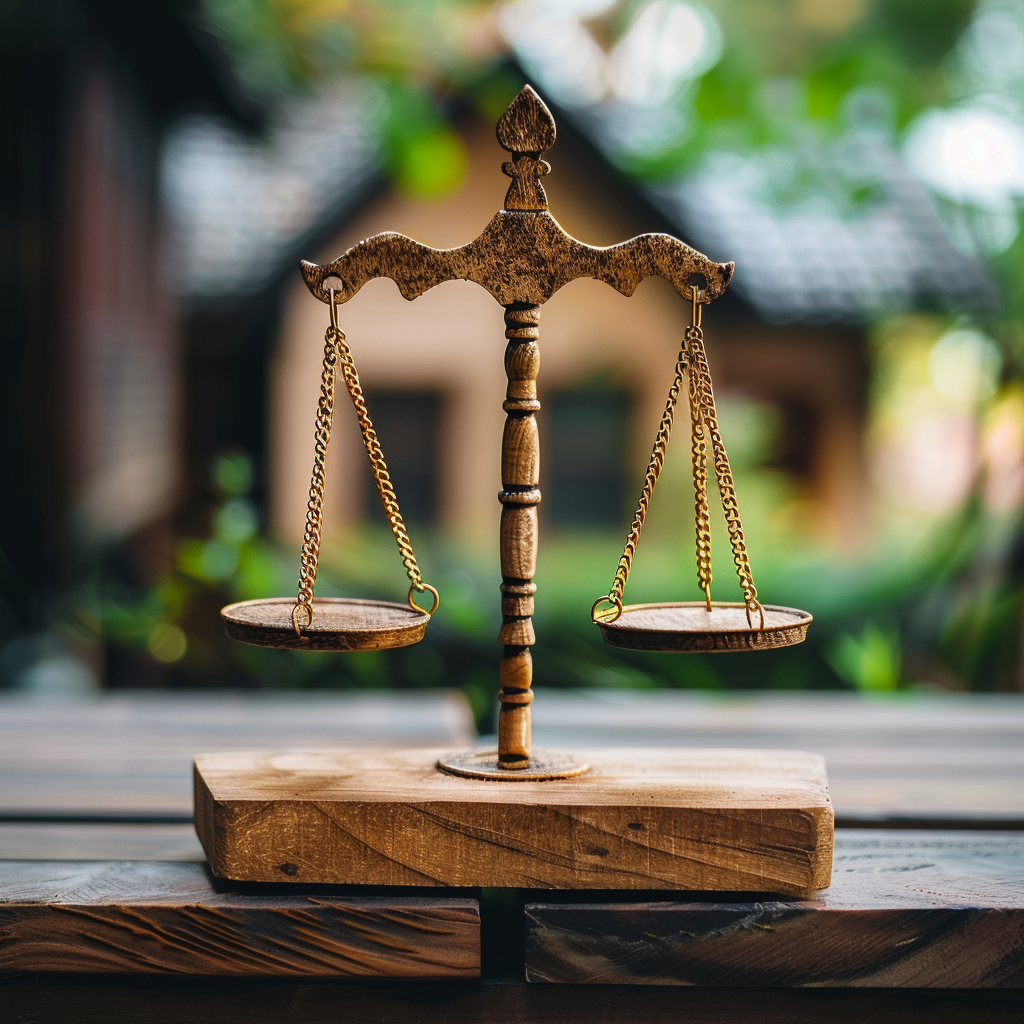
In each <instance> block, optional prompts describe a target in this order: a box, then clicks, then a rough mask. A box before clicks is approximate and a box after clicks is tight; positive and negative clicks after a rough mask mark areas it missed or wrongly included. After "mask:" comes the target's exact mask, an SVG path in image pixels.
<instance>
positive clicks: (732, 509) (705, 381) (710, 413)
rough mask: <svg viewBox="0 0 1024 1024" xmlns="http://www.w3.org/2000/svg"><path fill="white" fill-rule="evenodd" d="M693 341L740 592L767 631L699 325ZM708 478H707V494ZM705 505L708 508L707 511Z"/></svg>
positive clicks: (695, 385) (694, 386)
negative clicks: (748, 553)
mask: <svg viewBox="0 0 1024 1024" xmlns="http://www.w3.org/2000/svg"><path fill="white" fill-rule="evenodd" d="M687 336H688V340H689V356H690V394H691V395H692V396H695V398H696V400H697V401H696V402H695V403H694V404H698V405H699V406H700V413H699V415H700V416H701V418H702V419H703V421H704V423H703V426H704V427H705V428H706V430H707V434H708V435H709V436H710V438H711V451H712V455H713V457H714V464H715V477H716V479H717V480H718V493H719V495H720V496H721V499H722V511H723V512H724V513H725V526H726V529H727V530H728V533H729V544H730V545H731V547H732V560H733V563H734V564H735V566H736V575H737V576H738V577H739V581H740V589H741V590H742V591H743V603H744V604H745V605H746V609H747V624H748V625H749V626H750V627H751V628H753V626H754V620H753V616H754V615H755V614H756V615H757V616H758V617H759V626H758V628H759V629H764V609H763V608H762V607H761V602H760V601H758V599H757V587H755V586H754V574H753V571H752V570H751V568H750V559H749V558H748V557H747V542H746V539H745V538H744V536H743V523H742V522H741V521H740V506H739V501H738V500H737V498H736V484H735V481H734V480H733V478H732V469H731V468H730V466H729V455H728V453H727V452H726V450H725V442H724V441H723V440H722V432H721V430H720V429H719V427H718V410H717V409H716V407H715V393H714V390H713V389H712V387H711V371H710V370H709V369H708V360H707V354H706V353H705V351H704V332H703V331H702V330H701V328H700V325H699V323H697V324H695V325H694V326H693V327H691V328H690V329H689V330H688V331H687ZM706 487H707V477H706V476H705V493H706ZM706 507H707V506H706V502H705V508H706ZM700 525H701V524H700V515H699V511H698V519H697V530H698V540H697V551H698V561H697V580H698V583H701V582H702V577H701V564H700V538H699V531H700ZM710 542H711V537H710V534H709V535H708V545H709V550H708V555H709V557H710ZM710 583H711V579H710V571H709V575H708V589H707V590H705V591H704V592H705V594H706V596H707V601H708V606H709V608H710V604H711V592H710Z"/></svg>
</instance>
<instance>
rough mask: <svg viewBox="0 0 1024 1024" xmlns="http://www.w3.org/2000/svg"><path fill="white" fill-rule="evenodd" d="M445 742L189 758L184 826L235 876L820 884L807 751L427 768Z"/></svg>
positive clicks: (822, 820)
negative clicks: (564, 774) (544, 767)
mask: <svg viewBox="0 0 1024 1024" xmlns="http://www.w3.org/2000/svg"><path fill="white" fill-rule="evenodd" d="M445 753H446V752H445V751H439V750H424V751H406V752H395V751H380V752H375V753H370V752H364V751H339V750H334V751H308V752H295V753H281V754H206V755H203V756H201V757H198V758H197V759H196V790H195V793H196V830H197V831H198V833H199V838H200V840H201V841H202V843H203V848H204V849H205V850H206V855H207V858H208V859H209V862H210V867H211V869H212V870H213V872H214V873H215V874H217V875H220V876H222V877H225V878H232V879H240V880H245V881H283V880H286V879H289V880H292V881H295V882H359V883H365V884H381V885H484V886H520V887H537V888H565V889H574V888H598V889H609V888H630V889H638V888H647V889H653V888H658V889H666V888H667V889H679V888H688V889H715V890H748V891H749V890H757V891H761V892H785V893H807V892H810V891H813V890H815V889H819V888H821V887H823V886H826V885H828V883H829V877H830V871H831V862H832V806H831V804H830V802H829V797H828V787H827V783H826V779H825V767H824V762H823V761H822V759H821V758H819V757H816V756H813V755H807V754H802V753H800V752H790V751H728V750H718V751H710V750H702V751H685V750H676V751H667V750H657V751H651V750H623V751H615V752H609V751H574V753H575V754H576V755H577V756H578V757H579V758H580V759H581V760H585V761H588V762H589V763H590V765H591V769H590V771H589V772H588V773H587V774H585V775H582V776H580V777H579V778H575V779H568V780H565V781H551V782H541V783H520V782H483V781H478V780H473V779H463V778H456V777H453V776H451V775H447V774H445V773H443V772H440V771H437V770H436V769H435V768H434V764H435V762H436V761H437V760H438V758H439V757H440V756H443V755H444V754H445ZM285 865H288V868H287V870H286V869H285V867H284V866H285ZM292 869H294V870H292Z"/></svg>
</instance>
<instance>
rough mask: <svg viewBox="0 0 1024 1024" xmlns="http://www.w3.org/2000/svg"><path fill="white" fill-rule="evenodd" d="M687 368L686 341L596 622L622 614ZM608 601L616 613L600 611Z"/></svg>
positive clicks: (593, 615)
mask: <svg viewBox="0 0 1024 1024" xmlns="http://www.w3.org/2000/svg"><path fill="white" fill-rule="evenodd" d="M686 369H687V354H686V343H685V341H684V342H683V345H682V347H681V348H680V350H679V355H678V357H677V358H676V373H675V377H673V379H672V386H671V387H670V388H669V389H668V400H667V401H666V402H665V411H664V412H663V413H662V414H661V423H660V424H659V425H658V433H657V435H656V437H655V438H654V449H653V450H652V451H651V459H650V462H648V463H647V473H646V475H645V476H644V486H643V490H642V491H641V492H640V500H639V502H637V507H636V512H635V513H634V514H633V522H632V525H631V526H630V528H629V536H628V537H627V538H626V547H625V550H624V551H623V552H622V557H621V558H620V559H619V564H618V567H617V568H616V569H615V579H614V580H613V582H612V587H611V590H609V591H608V593H607V594H606V595H605V596H604V597H599V598H598V599H597V600H596V601H595V602H594V606H593V607H592V608H591V610H590V616H591V618H592V619H593V620H594V621H595V622H596V621H597V620H598V618H600V619H601V620H602V621H605V622H614V621H615V619H617V618H618V617H619V616H620V615H621V614H622V593H623V591H624V590H625V589H626V581H627V580H628V579H629V570H630V569H631V568H632V566H633V556H634V555H635V554H636V548H637V545H638V544H639V543H640V533H641V531H642V530H643V528H644V520H645V519H646V518H647V508H648V506H649V505H650V503H651V495H652V494H653V493H654V488H655V485H656V484H657V483H658V477H659V476H660V475H661V470H662V467H663V466H664V465H665V453H666V452H667V451H668V442H669V438H670V437H671V435H672V424H673V422H674V420H675V415H676V403H677V402H678V400H679V392H680V391H681V390H682V387H683V378H684V377H685V376H686ZM606 601H607V602H608V603H610V604H611V605H613V606H614V615H612V612H611V611H610V610H609V611H606V612H604V613H600V614H599V613H598V612H597V606H598V605H599V604H603V603H604V602H606Z"/></svg>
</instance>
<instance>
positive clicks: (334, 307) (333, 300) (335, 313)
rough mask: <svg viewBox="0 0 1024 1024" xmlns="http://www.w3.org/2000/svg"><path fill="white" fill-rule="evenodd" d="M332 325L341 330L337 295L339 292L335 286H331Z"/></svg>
mask: <svg viewBox="0 0 1024 1024" xmlns="http://www.w3.org/2000/svg"><path fill="white" fill-rule="evenodd" d="M330 291H331V327H332V328H333V329H334V330H336V331H340V330H341V328H340V327H339V326H338V300H337V299H336V298H335V296H336V295H337V294H338V293H337V291H336V290H335V289H334V288H331V290H330Z"/></svg>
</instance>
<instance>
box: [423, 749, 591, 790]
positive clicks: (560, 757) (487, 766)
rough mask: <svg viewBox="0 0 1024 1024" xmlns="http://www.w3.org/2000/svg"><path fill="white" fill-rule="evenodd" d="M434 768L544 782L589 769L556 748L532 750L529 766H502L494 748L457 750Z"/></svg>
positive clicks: (476, 776)
mask: <svg viewBox="0 0 1024 1024" xmlns="http://www.w3.org/2000/svg"><path fill="white" fill-rule="evenodd" d="M437 767H438V768H440V769H441V771H443V772H448V774H449V775H461V776H463V777H465V778H467V779H486V780H488V781H490V782H546V781H548V780H550V779H571V778H572V777H573V776H575V775H582V774H583V773H584V772H586V771H589V770H590V765H589V764H587V762H586V761H581V760H580V759H579V758H577V757H573V756H572V754H562V753H560V752H559V751H557V750H534V751H532V752H531V753H530V766H529V768H502V767H501V765H499V764H498V752H497V750H460V751H458V752H457V753H454V754H446V755H445V756H444V757H442V758H441V759H440V760H439V761H438V762H437Z"/></svg>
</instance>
